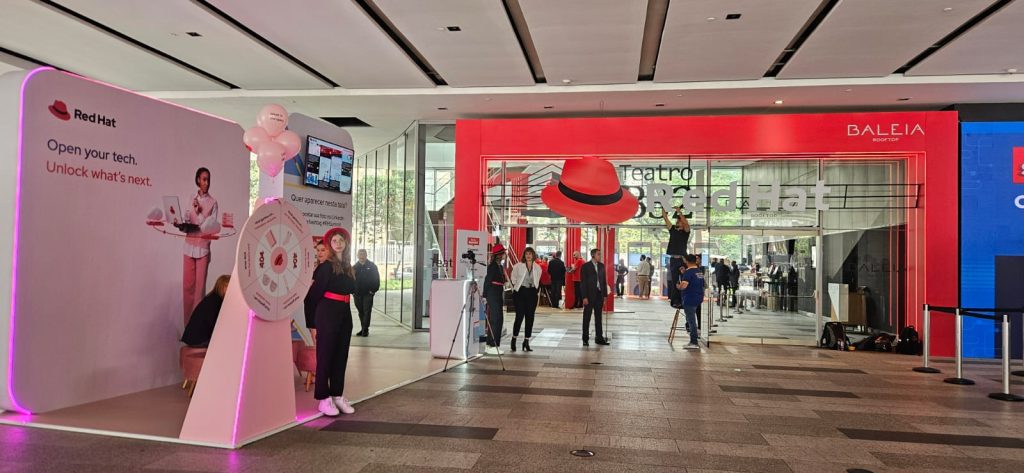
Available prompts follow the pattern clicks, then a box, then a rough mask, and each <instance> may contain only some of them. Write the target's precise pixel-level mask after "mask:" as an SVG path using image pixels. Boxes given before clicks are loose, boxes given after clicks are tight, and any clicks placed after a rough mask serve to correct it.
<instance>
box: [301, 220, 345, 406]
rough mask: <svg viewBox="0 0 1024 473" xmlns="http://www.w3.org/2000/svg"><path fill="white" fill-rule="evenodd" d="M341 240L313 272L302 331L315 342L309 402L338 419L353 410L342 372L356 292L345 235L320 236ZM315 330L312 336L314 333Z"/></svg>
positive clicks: (340, 230) (333, 232)
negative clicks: (310, 398)
mask: <svg viewBox="0 0 1024 473" xmlns="http://www.w3.org/2000/svg"><path fill="white" fill-rule="evenodd" d="M336 235H338V236H341V237H342V238H341V240H342V242H341V243H342V244H341V245H339V246H340V247H341V248H340V252H338V251H336V250H335V248H333V246H334V245H327V253H328V257H327V260H326V261H324V262H323V263H320V264H319V265H317V267H316V270H314V271H313V284H312V285H311V286H310V287H309V292H308V293H307V294H306V299H305V301H304V302H305V312H306V327H308V328H309V329H310V331H311V332H313V334H314V338H315V340H316V387H315V389H314V391H313V398H315V399H317V400H318V401H320V405H319V406H318V407H319V409H320V412H323V413H324V414H325V415H328V416H336V415H338V411H339V409H340V411H341V412H344V413H345V414H352V413H354V412H355V409H353V408H352V406H351V405H350V404H349V402H348V399H346V398H345V397H344V394H345V368H347V366H348V348H349V345H350V344H351V343H352V307H351V306H350V305H349V300H350V298H351V296H352V293H354V292H355V290H356V279H355V271H354V270H353V269H352V263H351V257H349V252H348V241H349V236H348V231H347V230H345V229H343V228H332V229H330V230H328V231H327V234H326V235H324V241H327V242H330V241H331V238H332V237H334V236H336ZM314 330H315V332H314Z"/></svg>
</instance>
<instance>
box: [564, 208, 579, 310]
mask: <svg viewBox="0 0 1024 473" xmlns="http://www.w3.org/2000/svg"><path fill="white" fill-rule="evenodd" d="M569 223H570V224H572V223H576V222H573V221H571V220H570V221H569ZM581 239H582V235H581V232H580V228H579V227H573V228H566V229H565V250H563V251H562V256H563V258H564V261H565V266H566V268H570V267H572V265H573V264H575V263H576V260H575V259H574V258H573V257H572V253H573V252H574V251H580V240H581ZM579 276H580V275H579V274H578V273H571V274H568V275H566V277H565V307H572V304H573V302H575V301H576V290H575V288H574V284H573V282H574V281H579Z"/></svg>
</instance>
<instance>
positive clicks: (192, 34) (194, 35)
mask: <svg viewBox="0 0 1024 473" xmlns="http://www.w3.org/2000/svg"><path fill="white" fill-rule="evenodd" d="M185 34H187V35H189V36H191V37H193V38H198V37H200V36H202V35H201V34H199V33H197V32H195V31H186V32H185Z"/></svg>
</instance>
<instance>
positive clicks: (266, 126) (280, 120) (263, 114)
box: [242, 104, 302, 177]
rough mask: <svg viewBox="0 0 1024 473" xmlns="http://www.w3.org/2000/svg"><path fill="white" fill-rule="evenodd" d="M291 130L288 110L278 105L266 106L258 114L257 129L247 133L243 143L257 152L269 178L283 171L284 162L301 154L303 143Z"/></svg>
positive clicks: (249, 130) (259, 161)
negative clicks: (289, 128)
mask: <svg viewBox="0 0 1024 473" xmlns="http://www.w3.org/2000/svg"><path fill="white" fill-rule="evenodd" d="M287 127H288V111H287V110H285V109H284V107H282V106H280V105H277V104H270V105H264V106H263V108H261V109H260V113H259V115H256V126H254V127H252V128H249V129H248V130H245V134H244V135H242V142H244V143H245V147H246V148H249V151H252V152H253V153H256V165H257V166H259V167H260V170H261V171H263V172H264V173H266V174H267V175H269V176H270V177H274V176H277V175H278V174H280V173H281V170H282V169H284V162H285V161H286V160H288V159H290V158H291V157H292V156H295V155H296V154H298V152H299V149H300V147H301V146H302V143H301V142H300V141H299V135H297V134H296V133H295V132H294V131H290V130H285V128H287Z"/></svg>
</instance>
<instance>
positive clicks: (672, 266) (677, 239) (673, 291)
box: [661, 207, 690, 305]
mask: <svg viewBox="0 0 1024 473" xmlns="http://www.w3.org/2000/svg"><path fill="white" fill-rule="evenodd" d="M675 211H676V212H675V216H676V221H675V223H672V222H670V221H669V219H668V210H666V209H662V212H661V218H663V219H665V225H666V226H668V247H667V248H665V254H667V255H669V260H668V274H669V275H670V276H669V277H670V278H671V280H673V281H674V280H675V277H676V275H678V274H681V273H680V272H679V268H682V267H683V256H686V245H687V244H688V243H689V242H690V221H689V220H687V219H686V216H685V215H683V211H682V210H680V208H679V207H675ZM668 300H669V303H670V304H673V305H676V304H678V302H677V301H678V300H680V299H679V289H677V288H676V285H675V284H671V283H670V284H669V285H668Z"/></svg>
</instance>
